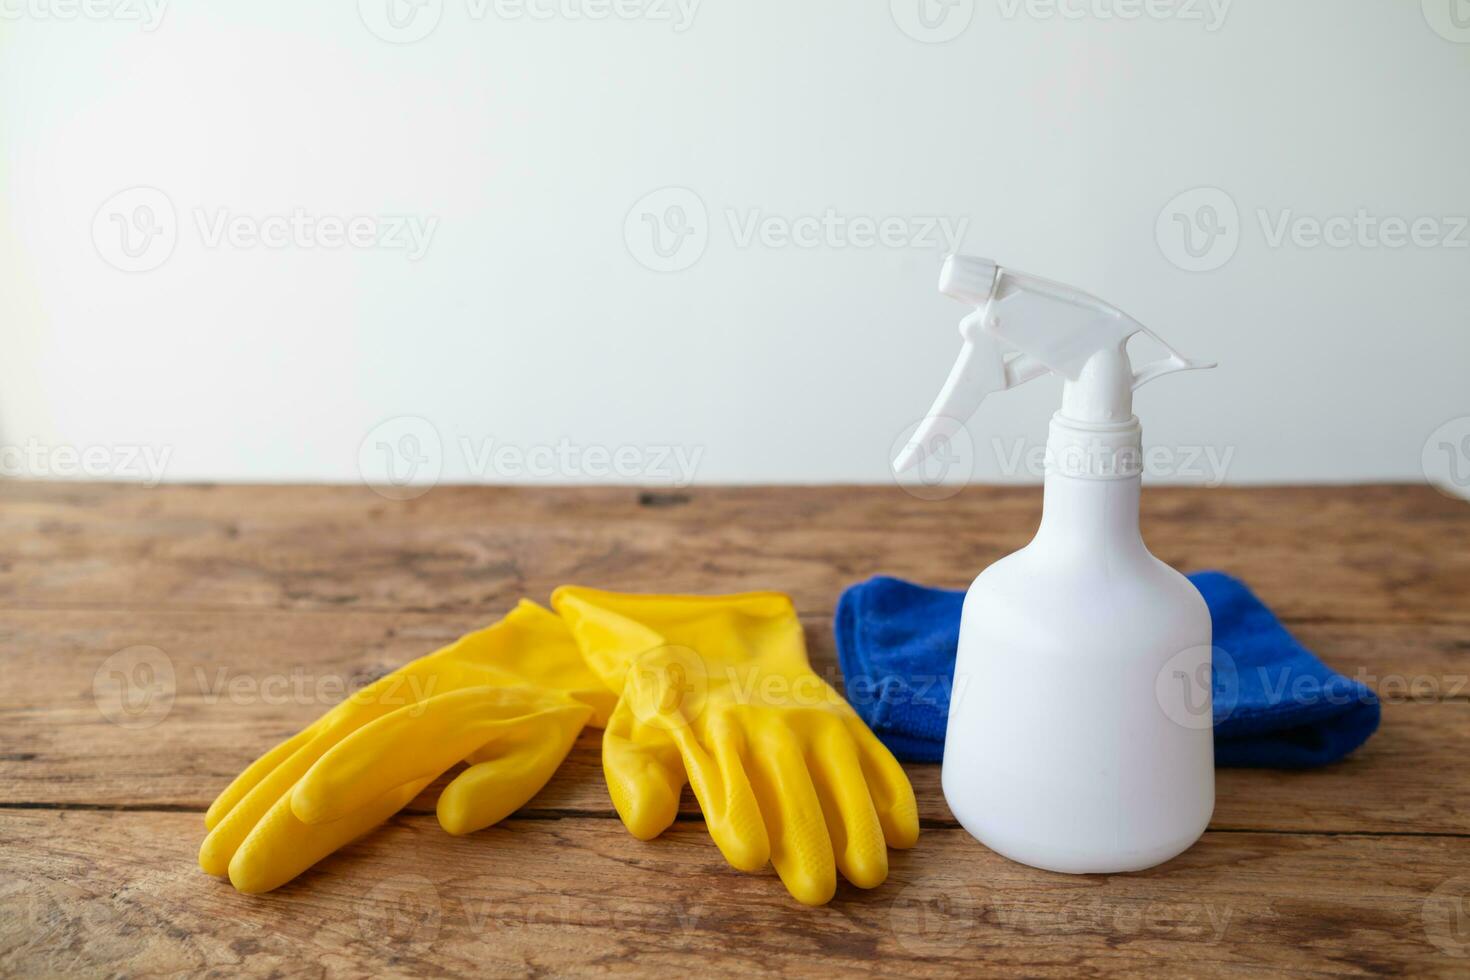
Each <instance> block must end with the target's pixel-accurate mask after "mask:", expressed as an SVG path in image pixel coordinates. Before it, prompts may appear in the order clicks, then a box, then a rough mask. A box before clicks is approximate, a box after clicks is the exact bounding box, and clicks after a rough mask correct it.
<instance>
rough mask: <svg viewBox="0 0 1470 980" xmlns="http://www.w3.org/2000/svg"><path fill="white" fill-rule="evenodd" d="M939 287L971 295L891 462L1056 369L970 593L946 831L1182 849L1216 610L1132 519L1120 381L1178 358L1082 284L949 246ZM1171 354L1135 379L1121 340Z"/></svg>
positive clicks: (1159, 856)
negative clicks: (1036, 448)
mask: <svg viewBox="0 0 1470 980" xmlns="http://www.w3.org/2000/svg"><path fill="white" fill-rule="evenodd" d="M939 288H940V291H941V292H943V293H944V294H946V295H948V296H951V297H953V298H955V299H959V300H962V301H963V302H965V303H967V304H969V305H971V306H973V307H974V308H975V311H974V312H973V313H971V314H970V315H969V316H967V317H965V319H964V320H963V321H962V322H961V323H960V335H961V336H962V337H963V338H964V346H963V347H962V348H961V350H960V356H959V360H958V362H957V363H956V364H955V366H954V369H953V370H952V371H951V372H950V375H949V379H948V380H947V381H946V382H945V384H944V388H943V390H942V391H941V392H940V394H939V398H938V399H937V400H936V401H935V403H934V407H933V408H932V409H930V412H929V415H928V417H927V418H926V419H925V420H924V422H923V423H922V424H921V425H920V427H919V429H918V431H917V432H916V433H915V435H914V438H913V440H911V441H910V442H909V444H908V445H907V446H906V447H905V448H904V450H903V452H902V453H901V454H900V455H899V457H898V459H897V460H896V461H895V463H894V466H895V468H896V469H898V470H900V471H902V470H905V469H907V468H909V467H910V466H912V465H913V464H914V463H916V462H918V461H919V460H921V459H923V458H924V457H925V456H926V455H927V454H928V453H929V452H931V451H934V450H937V449H940V448H942V446H943V445H944V444H945V442H946V441H947V440H948V439H949V437H951V436H952V435H954V434H955V433H956V431H957V430H958V429H959V428H960V427H961V426H963V425H964V423H965V420H966V419H967V418H969V416H970V415H971V414H972V413H973V412H974V411H975V409H976V408H977V407H979V405H980V402H981V400H982V399H984V397H985V396H986V395H987V394H989V393H990V392H993V391H1001V390H1004V389H1006V388H1010V387H1013V386H1015V385H1018V384H1021V383H1023V382H1025V381H1029V380H1031V379H1032V378H1036V377H1040V376H1041V375H1043V374H1046V373H1048V372H1052V373H1055V374H1059V375H1061V376H1062V378H1064V379H1065V383H1064V386H1063V392H1062V407H1061V410H1060V411H1058V412H1057V413H1056V414H1055V415H1054V416H1053V417H1052V420H1051V428H1050V434H1049V438H1048V440H1047V451H1046V477H1045V490H1044V505H1043V512H1042V518H1041V527H1040V529H1039V530H1038V531H1037V533H1036V537H1035V538H1034V539H1033V540H1032V541H1031V543H1030V544H1028V545H1027V546H1026V547H1024V548H1022V549H1021V550H1020V551H1017V552H1016V553H1014V554H1012V555H1008V556H1007V557H1005V558H1002V559H1001V560H1000V561H997V562H996V563H995V564H993V565H991V566H990V567H989V568H987V569H985V571H984V572H982V573H981V574H980V576H979V577H978V578H976V579H975V582H974V584H973V585H971V586H970V590H969V593H968V595H967V596H966V598H965V604H964V612H963V615H962V618H961V624H960V640H959V651H958V658H957V660H956V664H955V679H954V686H953V688H952V691H951V698H950V709H949V730H948V732H947V734H946V736H945V745H944V768H943V777H942V778H943V784H944V796H945V799H946V800H947V801H948V802H949V807H950V809H951V810H952V811H953V812H954V815H955V817H956V818H958V820H959V821H960V823H961V824H962V825H963V826H964V828H965V829H966V830H968V831H969V832H970V833H971V834H973V835H974V836H975V837H976V838H978V839H979V840H980V841H981V842H982V843H984V844H985V845H987V846H988V847H990V848H991V849H993V850H995V851H998V852H999V853H1001V854H1003V855H1005V856H1006V857H1008V858H1011V859H1012V860H1015V861H1020V862H1021V863H1023V864H1029V865H1033V866H1035V867H1038V868H1045V869H1047V870H1051V871H1065V872H1071V873H1079V874H1080V873H1088V872H1121V871H1136V870H1140V869H1142V868H1148V867H1152V866H1153V865H1156V864H1159V863H1161V862H1163V861H1167V860H1168V859H1169V858H1172V857H1174V856H1175V855H1177V854H1179V853H1180V852H1182V851H1184V850H1185V849H1186V848H1188V847H1189V846H1190V845H1191V844H1193V843H1194V842H1195V840H1197V839H1198V838H1199V836H1200V834H1202V833H1203V832H1204V829H1205V826H1206V825H1207V824H1208V823H1209V820H1210V814H1211V813H1212V812H1213V810H1214V806H1215V770H1214V742H1213V729H1212V727H1211V713H1210V701H1209V691H1210V640H1211V631H1210V613H1209V609H1208V608H1207V607H1206V606H1205V603H1204V600H1203V599H1202V598H1201V597H1200V594H1199V592H1198V591H1196V590H1195V588H1194V586H1193V585H1191V584H1190V583H1189V580H1188V579H1186V578H1185V577H1184V576H1183V575H1181V574H1179V573H1178V572H1176V571H1175V570H1174V569H1172V568H1170V567H1169V566H1168V565H1165V564H1164V563H1163V562H1161V561H1159V560H1158V559H1157V558H1155V557H1154V556H1153V555H1151V554H1149V552H1148V549H1147V548H1146V547H1144V543H1143V538H1142V537H1141V535H1140V534H1139V530H1138V495H1139V483H1140V476H1141V473H1142V449H1141V443H1140V429H1139V425H1138V419H1137V417H1135V416H1134V414H1133V390H1134V389H1135V388H1137V387H1138V386H1139V385H1142V384H1145V383H1146V382H1148V381H1152V380H1153V379H1154V378H1158V377H1162V376H1163V375H1165V374H1170V373H1172V372H1174V371H1184V370H1189V369H1191V368H1204V367H1213V366H1214V365H1212V364H1204V363H1200V362H1197V361H1191V360H1189V359H1187V358H1185V357H1183V356H1181V355H1180V354H1178V353H1177V352H1175V351H1174V350H1173V349H1172V348H1170V347H1168V345H1167V344H1163V341H1161V340H1159V339H1158V338H1157V337H1156V336H1154V335H1153V334H1152V333H1151V332H1150V331H1149V330H1147V329H1146V328H1145V327H1144V326H1143V325H1142V324H1139V323H1138V322H1136V321H1135V320H1133V319H1132V318H1130V317H1128V316H1127V315H1126V314H1124V313H1122V312H1121V311H1119V310H1117V309H1115V308H1113V307H1112V306H1110V305H1108V304H1107V303H1104V302H1102V301H1101V300H1099V299H1096V298H1095V297H1092V296H1089V295H1087V294H1086V293H1084V292H1082V291H1080V290H1077V289H1073V288H1071V287H1069V286H1064V285H1061V284H1058V283H1053V282H1048V281H1046V280H1044V279H1038V278H1035V277H1033V276H1027V275H1024V274H1021V273H1017V272H1013V271H1011V270H1010V269H1004V268H1001V267H999V266H997V265H996V264H995V263H994V262H991V261H989V260H986V259H976V258H969V257H965V256H951V257H950V258H948V259H947V260H946V261H945V263H944V269H943V271H942V272H941V273H940V278H939ZM1135 333H1146V334H1148V335H1149V336H1151V337H1154V339H1155V340H1156V341H1158V342H1159V343H1160V344H1163V346H1164V347H1165V349H1166V350H1167V351H1168V356H1167V357H1165V358H1164V359H1162V360H1159V361H1156V362H1154V363H1151V364H1147V365H1145V366H1144V367H1142V368H1140V369H1138V370H1136V371H1135V370H1134V369H1133V367H1132V365H1131V364H1130V363H1129V360H1128V353H1127V350H1126V346H1127V342H1128V338H1129V337H1131V336H1133V335H1134V334H1135Z"/></svg>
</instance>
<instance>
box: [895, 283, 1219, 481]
mask: <svg viewBox="0 0 1470 980" xmlns="http://www.w3.org/2000/svg"><path fill="white" fill-rule="evenodd" d="M939 291H940V292H942V293H943V294H944V295H946V296H950V297H952V298H954V299H957V300H959V301H960V302H962V303H965V304H967V305H969V306H972V307H974V310H973V312H971V313H970V314H969V315H967V316H966V317H965V318H964V319H963V320H961V321H960V337H961V339H962V341H963V344H962V345H961V347H960V355H959V358H958V359H957V360H956V361H955V365H954V367H953V368H951V369H950V372H949V377H948V378H947V379H946V380H945V382H944V387H943V388H941V389H940V392H939V397H938V398H936V399H935V400H934V405H933V407H931V408H930V409H929V414H928V415H927V416H926V417H925V418H924V421H923V422H921V423H919V427H918V429H917V430H915V432H914V435H913V438H912V439H910V440H909V442H908V444H907V445H905V446H904V448H903V451H902V452H900V453H899V455H898V458H897V459H896V460H894V463H893V466H894V469H895V470H896V471H898V472H900V473H901V472H903V471H904V470H907V469H909V468H910V467H912V466H913V465H914V464H915V463H917V462H919V461H920V460H922V459H923V458H925V457H926V456H927V455H929V454H930V452H931V451H933V450H935V449H942V448H944V446H945V445H947V443H948V442H949V440H950V439H952V438H953V437H954V436H955V434H956V433H957V432H958V431H959V430H960V429H962V428H963V427H964V424H965V421H966V420H967V419H969V417H970V416H971V415H973V414H974V413H975V410H976V409H977V408H979V407H980V403H981V402H982V401H983V400H984V399H985V396H986V395H988V394H990V393H991V392H995V391H1004V390H1005V389H1007V388H1014V387H1015V386H1016V385H1019V384H1024V383H1025V382H1027V381H1030V380H1031V379H1032V378H1038V377H1040V376H1041V375H1043V374H1047V373H1055V374H1059V375H1061V376H1062V378H1063V379H1065V382H1066V383H1065V386H1064V389H1063V395H1062V412H1061V414H1062V415H1063V416H1065V417H1066V418H1068V419H1070V420H1072V421H1075V422H1082V423H1101V424H1107V423H1119V422H1126V421H1129V420H1131V419H1132V418H1133V392H1134V390H1135V389H1137V388H1138V387H1139V386H1140V385H1143V384H1146V383H1148V382H1150V381H1152V380H1154V379H1155V378H1161V377H1163V376H1164V375H1166V374H1172V373H1174V372H1175V371H1188V370H1193V369H1196V368H1208V367H1214V366H1215V365H1214V364H1213V363H1206V362H1203V361H1195V360H1191V359H1189V358H1187V357H1185V356H1184V355H1182V354H1180V353H1179V352H1178V351H1176V350H1174V349H1173V348H1172V347H1170V346H1169V345H1168V344H1166V343H1164V341H1163V340H1162V339H1160V338H1159V336H1158V335H1157V334H1155V333H1154V332H1153V331H1151V330H1149V329H1148V328H1147V327H1145V326H1144V325H1143V324H1141V323H1139V322H1138V321H1137V320H1134V319H1133V318H1132V317H1130V316H1128V315H1127V314H1126V313H1124V312H1123V311H1122V310H1119V309H1117V308H1116V307H1114V306H1111V305H1110V304H1108V303H1104V302H1103V301H1102V300H1100V299H1098V298H1097V297H1095V296H1091V295H1089V294H1088V293H1085V292H1083V291H1082V290H1080V289H1074V288H1073V287H1071V286H1066V285H1063V284H1061V283H1056V282H1051V281H1049V280H1046V279H1041V278H1038V277H1036V276H1029V275H1026V274H1025V273H1020V272H1014V271H1012V270H1010V269H1006V268H1003V267H1002V266H999V265H997V264H996V263H994V262H992V261H991V260H989V259H980V258H973V257H970V256H965V255H951V256H949V257H948V258H946V259H945V260H944V266H943V268H941V269H940V272H939ZM1136 333H1143V334H1147V335H1148V336H1150V337H1152V338H1153V339H1154V341H1156V342H1157V343H1158V344H1159V345H1160V346H1162V347H1163V348H1164V349H1165V350H1166V351H1167V352H1168V355H1167V356H1166V357H1164V358H1162V359H1160V360H1158V361H1154V362H1152V363H1149V364H1145V365H1144V366H1143V367H1141V368H1139V369H1138V370H1137V371H1134V370H1133V367H1132V365H1131V364H1130V362H1129V360H1128V352H1127V343H1128V338H1130V337H1132V336H1133V335H1134V334H1136Z"/></svg>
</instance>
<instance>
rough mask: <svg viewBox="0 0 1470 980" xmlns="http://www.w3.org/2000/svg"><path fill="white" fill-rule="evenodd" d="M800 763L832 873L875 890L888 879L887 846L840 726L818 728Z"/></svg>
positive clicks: (858, 765) (850, 744)
mask: <svg viewBox="0 0 1470 980" xmlns="http://www.w3.org/2000/svg"><path fill="white" fill-rule="evenodd" d="M806 762H807V770H808V771H809V772H810V773H811V777H812V782H813V783H814V784H815V785H816V789H817V797H818V798H819V799H820V800H821V801H822V813H823V815H824V816H825V817H826V820H827V833H828V835H829V836H830V837H831V838H832V850H833V853H834V854H835V855H836V858H837V868H838V870H839V871H841V872H842V876H843V877H844V878H846V879H847V880H848V881H850V882H852V883H853V884H854V885H857V886H858V887H859V888H876V887H877V886H879V885H881V884H882V883H883V881H884V879H885V878H887V877H888V847H887V845H886V844H885V843H884V835H883V825H882V824H881V823H880V822H879V820H878V811H877V809H876V808H874V806H873V797H872V794H871V793H869V791H868V784H867V782H866V780H864V778H863V768H862V762H861V761H860V760H859V759H858V753H857V747H856V746H854V745H853V742H852V736H851V735H849V734H848V732H847V727H846V725H844V724H842V723H841V722H838V721H836V720H834V721H833V722H832V723H831V724H828V725H823V726H821V727H820V728H819V729H818V731H817V733H816V735H815V737H814V738H813V739H812V742H811V744H810V745H809V746H808V749H807V759H806Z"/></svg>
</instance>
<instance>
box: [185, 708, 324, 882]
mask: <svg viewBox="0 0 1470 980" xmlns="http://www.w3.org/2000/svg"><path fill="white" fill-rule="evenodd" d="M307 732H315V726H312V728H309V729H307ZM302 734H306V732H303V733H302ZM300 737H301V736H297V738H300ZM291 741H292V742H293V743H294V742H295V739H292V740H291ZM334 741H335V738H334V736H333V734H332V733H330V732H319V733H314V734H312V736H311V737H310V738H308V739H307V740H306V741H305V742H303V743H301V744H300V746H299V747H298V748H297V749H296V750H295V751H294V752H292V753H291V754H290V755H289V756H287V757H286V758H285V759H284V761H282V762H281V763H280V764H279V765H277V766H276V767H275V768H274V769H271V770H269V771H268V772H265V773H264V775H263V776H262V777H261V778H260V781H259V782H257V783H256V784H255V785H254V786H252V787H251V788H250V790H249V792H247V793H246V794H245V795H244V796H243V797H242V798H241V799H240V801H239V802H238V803H236V804H235V805H234V806H232V807H231V808H230V809H229V812H228V813H225V814H224V815H223V816H221V817H219V818H218V820H217V822H216V823H215V825H214V827H213V828H212V829H211V830H210V831H209V833H208V834H207V835H206V836H205V838H204V843H203V844H201V845H200V846H199V867H201V868H203V869H204V871H205V873H206V874H212V875H224V874H227V873H228V872H229V868H230V861H231V859H232V858H234V856H235V852H236V851H237V850H238V849H239V848H240V845H241V844H242V843H244V841H245V838H246V837H247V836H249V834H250V832H251V831H252V830H253V829H254V828H255V825H256V824H257V823H259V822H260V820H261V819H262V818H263V817H264V816H265V815H266V814H267V813H268V812H270V809H271V807H273V806H275V804H276V802H277V801H278V800H280V799H281V798H282V797H289V796H290V793H291V787H292V786H294V785H295V784H296V782H297V780H299V779H300V778H301V777H302V776H304V775H306V772H307V770H308V769H310V768H311V767H312V764H313V763H315V762H316V761H317V760H318V759H319V758H321V757H322V754H323V753H325V752H326V751H327V750H328V749H329V748H331V746H332V743H333V742H334ZM288 744H289V743H288ZM273 751H274V750H273ZM270 755H272V753H266V757H268V756H270ZM264 758H265V757H262V761H264ZM250 768H251V769H255V768H256V767H255V766H251V767H250ZM247 771H248V770H247Z"/></svg>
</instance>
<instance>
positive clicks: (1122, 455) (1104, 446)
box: [1046, 412, 1143, 480]
mask: <svg viewBox="0 0 1470 980" xmlns="http://www.w3.org/2000/svg"><path fill="white" fill-rule="evenodd" d="M1046 472H1047V475H1048V476H1050V475H1052V474H1056V475H1058V476H1067V477H1072V478H1074V479H1079V480H1129V479H1133V478H1135V477H1138V476H1140V475H1141V474H1142V473H1143V430H1142V428H1141V427H1140V426H1139V424H1138V418H1137V417H1136V416H1133V415H1129V416H1128V419H1127V420H1126V421H1121V422H1084V421H1079V420H1077V419H1073V418H1068V417H1067V416H1066V415H1064V414H1063V412H1058V413H1057V414H1055V415H1053V416H1052V419H1051V427H1050V431H1049V434H1048V436H1047V440H1046Z"/></svg>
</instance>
